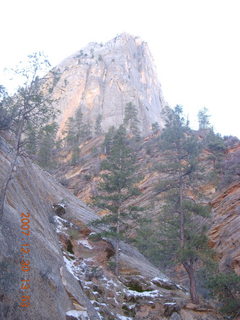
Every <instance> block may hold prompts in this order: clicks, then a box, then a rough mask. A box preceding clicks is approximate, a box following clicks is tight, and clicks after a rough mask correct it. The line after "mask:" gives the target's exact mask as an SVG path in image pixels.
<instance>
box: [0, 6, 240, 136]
mask: <svg viewBox="0 0 240 320" xmlns="http://www.w3.org/2000/svg"><path fill="white" fill-rule="evenodd" d="M0 28H1V50H0V84H2V83H3V84H6V75H5V74H4V73H3V72H2V70H3V69H4V68H5V67H10V66H13V65H15V64H16V63H17V62H18V61H19V60H21V59H23V58H24V57H25V56H26V55H27V54H30V53H32V52H33V51H39V50H40V51H44V52H45V54H47V55H48V57H49V60H50V62H51V63H52V65H56V64H57V63H59V62H60V61H61V60H63V59H64V58H65V57H67V56H68V55H71V54H72V53H74V52H75V51H78V50H80V49H81V48H82V47H83V46H85V45H87V43H88V42H95V41H96V42H105V41H108V40H110V39H111V38H114V37H115V36H116V35H117V34H120V33H122V32H128V33H130V34H132V35H136V36H140V37H141V38H142V39H143V40H145V41H146V42H148V44H149V47H150V51H151V52H152V55H153V57H154V60H155V64H156V66H157V70H158V75H159V80H160V82H161V84H162V89H163V94H164V96H165V99H166V100H167V101H168V103H169V104H170V105H171V106H174V105H176V104H181V105H183V107H184V110H185V113H186V114H187V115H188V116H189V118H190V120H191V122H192V126H194V125H196V122H195V123H194V119H196V115H197V112H198V110H199V109H200V108H203V107H207V108H208V109H209V113H210V114H211V115H212V117H211V122H212V124H213V125H214V128H215V130H216V131H217V132H220V133H221V134H223V135H236V136H238V137H239V138H240V126H239V122H240V117H239V116H240V90H239V85H240V79H239V78H240V35H239V33H240V1H239V0H41V1H40V0H1V2H0Z"/></svg>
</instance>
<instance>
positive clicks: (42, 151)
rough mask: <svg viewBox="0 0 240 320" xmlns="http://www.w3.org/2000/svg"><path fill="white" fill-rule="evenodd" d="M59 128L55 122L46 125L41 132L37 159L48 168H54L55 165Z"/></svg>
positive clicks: (42, 165)
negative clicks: (54, 157) (54, 158)
mask: <svg viewBox="0 0 240 320" xmlns="http://www.w3.org/2000/svg"><path fill="white" fill-rule="evenodd" d="M57 129H58V126H57V123H56V122H54V123H52V124H48V125H46V126H44V127H43V128H42V129H41V130H40V132H39V143H38V152H37V161H38V163H39V165H40V166H41V167H43V168H46V169H52V168H53V167H54V166H55V163H54V160H53V156H54V151H56V134H57Z"/></svg>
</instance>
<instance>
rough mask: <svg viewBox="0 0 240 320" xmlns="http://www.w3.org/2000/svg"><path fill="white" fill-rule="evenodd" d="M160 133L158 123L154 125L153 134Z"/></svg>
mask: <svg viewBox="0 0 240 320" xmlns="http://www.w3.org/2000/svg"><path fill="white" fill-rule="evenodd" d="M159 132H160V126H159V124H158V123H157V122H154V123H152V133H153V134H155V135H156V134H158V133H159Z"/></svg>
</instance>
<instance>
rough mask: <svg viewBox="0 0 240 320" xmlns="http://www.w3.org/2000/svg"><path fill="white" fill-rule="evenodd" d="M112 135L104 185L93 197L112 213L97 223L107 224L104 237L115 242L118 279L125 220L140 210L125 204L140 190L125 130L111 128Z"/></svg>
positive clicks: (104, 165)
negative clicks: (120, 246) (120, 243)
mask: <svg viewBox="0 0 240 320" xmlns="http://www.w3.org/2000/svg"><path fill="white" fill-rule="evenodd" d="M109 132H111V133H114V135H113V139H112V141H111V143H110V144H109V146H108V147H109V149H108V153H107V158H106V159H105V160H104V161H103V162H102V164H101V169H102V170H104V173H102V174H101V179H102V182H101V183H100V184H99V188H98V193H99V194H98V196H96V197H95V198H94V203H95V205H97V206H98V207H99V208H104V209H108V210H109V211H110V212H111V214H109V215H106V216H105V217H103V218H102V219H101V220H99V221H97V224H104V225H107V226H108V230H107V231H105V232H104V233H103V234H104V235H105V236H108V237H112V238H114V239H115V243H116V254H115V274H116V275H117V276H118V275H119V241H120V239H121V238H122V237H123V234H124V232H125V231H126V229H127V224H126V219H129V218H130V214H132V215H134V214H135V213H136V212H137V211H138V210H139V209H140V208H138V207H133V206H128V207H125V206H124V202H125V201H126V200H127V199H129V198H130V197H132V196H134V195H136V194H138V192H139V190H138V189H137V188H136V185H135V184H136V182H137V181H138V178H137V176H136V170H137V166H136V157H135V154H134V152H133V151H132V150H131V149H130V148H129V146H128V140H127V135H126V130H125V128H124V127H123V126H120V128H119V129H118V130H114V129H113V128H112V129H110V131H109ZM107 136H108V137H109V135H107ZM126 217H127V218H126Z"/></svg>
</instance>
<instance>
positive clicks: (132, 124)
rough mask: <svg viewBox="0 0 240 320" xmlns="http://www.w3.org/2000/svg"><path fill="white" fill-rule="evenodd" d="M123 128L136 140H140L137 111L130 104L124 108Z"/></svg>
mask: <svg viewBox="0 0 240 320" xmlns="http://www.w3.org/2000/svg"><path fill="white" fill-rule="evenodd" d="M123 123H124V126H125V127H126V129H127V130H128V131H129V132H130V133H131V134H132V135H133V136H134V137H135V139H136V140H139V139H140V130H139V120H138V111H137V108H136V106H134V105H133V104H132V102H129V103H127V105H126V108H125V116H124V122H123Z"/></svg>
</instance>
